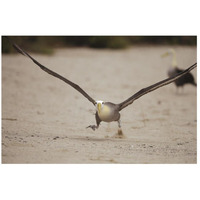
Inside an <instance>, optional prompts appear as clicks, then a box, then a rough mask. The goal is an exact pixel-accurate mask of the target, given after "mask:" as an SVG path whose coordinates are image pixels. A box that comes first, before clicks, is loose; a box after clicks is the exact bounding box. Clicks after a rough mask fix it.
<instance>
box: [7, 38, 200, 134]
mask: <svg viewBox="0 0 200 200" xmlns="http://www.w3.org/2000/svg"><path fill="white" fill-rule="evenodd" d="M9 41H10V42H11V44H12V45H13V47H14V48H15V49H16V50H17V51H18V52H19V53H21V54H22V55H24V56H26V57H28V58H30V59H31V60H32V61H33V62H34V63H35V64H36V65H37V66H39V67H40V68H41V69H42V70H43V71H45V72H47V73H48V74H50V75H52V76H54V77H56V78H59V79H61V80H62V81H64V82H65V83H67V84H68V85H70V86H72V87H73V88H74V89H75V90H77V91H78V92H80V93H81V94H82V95H83V96H84V97H85V98H87V99H88V100H89V101H90V102H91V103H92V104H93V105H94V106H95V108H96V114H95V118H96V125H90V126H88V127H87V128H91V129H93V130H95V129H97V128H98V127H99V125H100V123H101V122H102V121H104V122H112V121H116V122H118V135H117V136H118V137H123V132H122V130H121V123H120V111H121V110H122V109H124V108H126V107H127V106H128V105H130V104H132V103H133V102H134V101H135V100H136V99H139V98H140V97H142V96H143V95H145V94H147V93H149V92H152V91H154V90H156V89H158V88H160V87H163V86H165V85H167V84H170V83H172V82H173V81H175V80H177V79H178V78H180V77H182V76H184V75H187V74H188V73H189V72H190V71H191V70H193V69H194V68H195V67H196V66H197V63H195V64H193V65H192V66H191V67H189V68H188V69H186V70H184V71H183V72H181V73H179V74H176V75H174V76H173V77H170V78H167V79H165V80H162V81H160V82H157V83H155V84H153V85H151V86H148V87H146V88H143V89H141V90H139V91H138V92H137V93H135V94H134V95H132V96H131V97H129V98H128V99H126V100H125V101H123V102H121V103H119V104H114V103H111V102H105V101H101V100H94V99H93V98H92V97H91V96H89V95H88V94H87V93H86V92H85V91H84V90H83V89H82V88H81V87H80V86H79V85H77V84H75V83H73V82H71V81H70V80H68V79H66V78H64V77H63V76H61V75H59V74H57V73H56V72H54V71H52V70H50V69H48V68H46V67H45V66H43V65H42V64H40V63H39V62H38V61H37V60H35V59H34V58H33V57H32V56H30V55H29V54H28V53H27V52H26V51H24V50H23V49H21V48H20V47H19V46H18V45H17V44H15V43H14V42H12V40H10V39H9ZM119 92H120V91H119Z"/></svg>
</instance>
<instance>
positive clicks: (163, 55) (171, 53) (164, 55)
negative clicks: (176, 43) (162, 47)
mask: <svg viewBox="0 0 200 200" xmlns="http://www.w3.org/2000/svg"><path fill="white" fill-rule="evenodd" d="M169 55H175V50H174V49H172V48H170V49H168V50H167V52H166V53H164V54H162V57H166V56H169Z"/></svg>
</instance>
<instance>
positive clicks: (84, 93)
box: [6, 37, 96, 105]
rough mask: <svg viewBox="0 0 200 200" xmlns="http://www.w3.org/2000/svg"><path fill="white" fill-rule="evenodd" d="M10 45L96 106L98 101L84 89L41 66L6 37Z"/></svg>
mask: <svg viewBox="0 0 200 200" xmlns="http://www.w3.org/2000/svg"><path fill="white" fill-rule="evenodd" d="M6 38H7V39H8V40H9V41H10V43H11V44H12V46H13V47H14V48H15V49H16V50H17V51H18V52H19V53H21V54H22V55H24V56H27V57H29V58H30V59H31V60H32V61H33V62H34V63H35V64H36V65H38V66H39V67H40V68H41V69H42V70H44V71H45V72H47V73H48V74H50V75H52V76H54V77H56V78H59V79H61V80H62V81H64V82H65V83H67V84H69V85H71V86H72V87H73V88H74V89H76V90H77V91H79V92H80V93H81V94H82V95H83V96H84V97H86V98H87V99H88V100H89V101H90V102H92V103H93V104H94V105H95V104H96V101H95V100H94V99H93V98H92V97H90V96H89V95H88V94H87V93H86V92H85V91H84V90H83V89H82V88H80V86H78V85H77V84H75V83H73V82H71V81H70V80H68V79H66V78H64V77H63V76H61V75H59V74H57V73H56V72H54V71H52V70H50V69H48V68H47V67H45V66H43V65H42V64H40V63H39V62H38V61H37V60H35V59H34V58H33V57H32V56H30V55H29V54H28V53H27V52H26V51H24V50H23V49H21V48H20V47H19V46H18V45H17V44H15V43H14V42H13V41H12V40H11V39H10V38H8V37H6Z"/></svg>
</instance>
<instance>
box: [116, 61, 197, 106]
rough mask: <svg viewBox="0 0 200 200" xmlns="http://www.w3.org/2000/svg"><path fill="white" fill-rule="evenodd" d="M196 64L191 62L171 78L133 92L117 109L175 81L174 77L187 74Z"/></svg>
mask: <svg viewBox="0 0 200 200" xmlns="http://www.w3.org/2000/svg"><path fill="white" fill-rule="evenodd" d="M196 66H197V63H195V64H193V65H192V66H191V67H189V68H188V69H186V70H184V71H183V72H181V73H179V74H177V75H175V76H173V77H171V78H167V79H164V80H162V81H160V82H158V83H155V84H153V85H151V86H149V87H146V88H143V89H141V90H140V91H138V92H137V93H135V94H134V95H133V96H131V97H130V98H128V99H127V100H125V101H123V102H122V103H119V104H118V106H119V110H122V109H124V108H125V107H127V106H128V105H130V104H132V103H133V102H134V101H135V100H136V99H138V98H140V97H141V96H143V95H145V94H147V93H149V92H152V91H154V90H156V89H158V88H160V87H163V86H165V85H168V84H170V83H171V82H173V81H175V80H176V79H178V78H180V77H181V76H183V75H185V74H187V73H188V72H190V71H191V70H193V69H194V68H195V67H196Z"/></svg>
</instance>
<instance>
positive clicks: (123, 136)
mask: <svg viewBox="0 0 200 200" xmlns="http://www.w3.org/2000/svg"><path fill="white" fill-rule="evenodd" d="M113 137H114V138H121V139H122V138H126V136H125V135H124V134H123V131H122V129H121V128H119V129H118V132H117V133H116V134H115V135H114V136H113Z"/></svg>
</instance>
